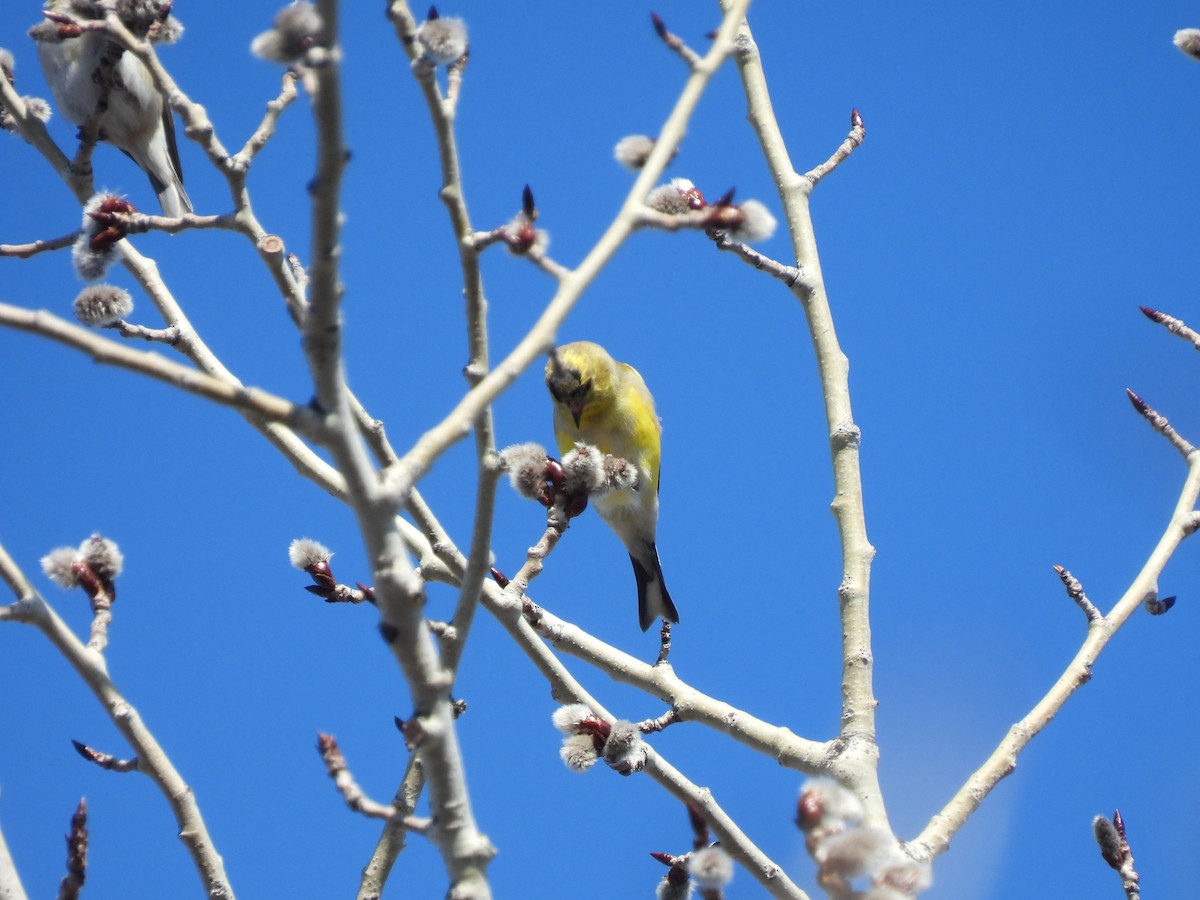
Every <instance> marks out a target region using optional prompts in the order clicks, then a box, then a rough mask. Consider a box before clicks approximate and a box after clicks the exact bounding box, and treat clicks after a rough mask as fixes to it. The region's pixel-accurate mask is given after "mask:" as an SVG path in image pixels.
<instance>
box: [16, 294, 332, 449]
mask: <svg viewBox="0 0 1200 900" xmlns="http://www.w3.org/2000/svg"><path fill="white" fill-rule="evenodd" d="M0 326H5V327H9V328H16V329H19V330H21V331H27V332H30V333H31V334H37V335H40V336H41V337H46V338H50V339H51V340H54V341H58V342H59V343H60V344H65V345H67V346H68V347H73V348H75V349H76V350H80V351H82V352H84V353H86V354H87V355H88V356H90V357H91V358H92V359H94V360H95V361H96V362H98V363H103V364H105V365H111V366H117V367H119V368H122V369H129V370H130V371H133V372H139V373H141V374H142V375H147V376H149V377H150V378H153V379H155V380H157V381H162V382H165V383H166V384H169V385H172V386H174V387H177V388H180V389H182V390H184V391H187V392H188V393H190V394H196V395H198V396H201V397H205V398H206V399H209V400H213V401H215V402H217V403H220V404H221V405H223V406H231V407H233V408H234V409H238V410H241V411H242V412H246V413H250V414H252V415H255V416H261V417H262V418H263V419H267V420H271V421H277V422H282V423H286V424H289V425H305V426H306V427H307V425H308V424H311V422H312V420H311V417H310V414H309V413H308V412H307V411H305V410H304V409H302V408H301V407H297V406H296V405H295V404H293V403H291V402H290V401H288V400H284V399H283V398H282V397H276V396H275V395H274V394H268V393H267V392H266V391H263V390H260V389H259V388H247V387H242V386H241V385H240V384H237V383H236V382H234V383H231V382H229V381H226V380H223V379H221V378H216V377H214V376H212V375H208V374H206V373H204V372H200V371H197V370H196V369H193V368H190V367H189V366H184V365H181V364H179V363H177V362H173V361H172V360H169V359H167V358H166V357H165V356H161V355H159V354H157V353H152V352H149V351H146V350H133V349H131V348H129V347H124V346H122V345H121V344H118V343H117V342H115V341H112V340H109V339H108V338H104V337H101V336H99V335H97V334H94V333H92V332H91V331H88V330H87V329H85V328H80V327H79V326H77V325H72V324H71V323H70V322H67V321H66V320H65V319H60V318H59V317H58V316H56V315H54V314H53V313H49V312H46V311H45V310H28V309H22V308H21V307H19V306H11V305H9V304H7V303H0Z"/></svg>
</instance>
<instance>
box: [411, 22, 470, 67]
mask: <svg viewBox="0 0 1200 900" xmlns="http://www.w3.org/2000/svg"><path fill="white" fill-rule="evenodd" d="M417 43H418V44H419V45H420V46H421V53H422V55H423V56H424V57H425V58H426V59H427V60H429V61H430V62H432V63H434V64H435V65H449V64H450V63H453V62H458V61H459V60H460V59H462V58H463V56H464V55H465V54H466V52H467V24H466V23H465V22H464V21H463V20H462V19H443V18H441V17H440V16H439V17H437V18H433V17H431V18H429V19H426V20H425V21H424V22H422V23H421V24H420V26H419V27H418V28H417Z"/></svg>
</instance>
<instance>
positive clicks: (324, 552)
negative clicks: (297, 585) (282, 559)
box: [288, 538, 333, 572]
mask: <svg viewBox="0 0 1200 900" xmlns="http://www.w3.org/2000/svg"><path fill="white" fill-rule="evenodd" d="M331 556H333V552H332V551H331V550H330V549H329V548H328V547H326V546H325V545H324V544H322V543H321V542H320V541H314V540H312V539H311V538H296V539H295V540H294V541H292V542H291V543H290V544H288V561H289V562H290V563H291V564H292V565H293V566H295V567H296V568H297V569H299V570H300V571H301V572H303V571H304V570H305V569H307V568H308V567H309V566H315V565H316V564H317V563H323V562H326V561H328V559H329V558H330V557H331Z"/></svg>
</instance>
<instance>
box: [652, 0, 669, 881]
mask: <svg viewBox="0 0 1200 900" xmlns="http://www.w3.org/2000/svg"><path fill="white" fill-rule="evenodd" d="M651 15H653V13H651ZM650 855H651V856H653V857H654V858H655V859H657V860H658V861H659V862H660V863H662V864H663V865H664V866H673V865H675V857H674V856H672V855H671V854H670V853H659V852H658V851H657V850H651V851H650Z"/></svg>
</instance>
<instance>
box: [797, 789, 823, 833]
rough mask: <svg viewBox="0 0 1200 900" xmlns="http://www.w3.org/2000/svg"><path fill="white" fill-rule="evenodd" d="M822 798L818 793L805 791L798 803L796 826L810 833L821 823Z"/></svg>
mask: <svg viewBox="0 0 1200 900" xmlns="http://www.w3.org/2000/svg"><path fill="white" fill-rule="evenodd" d="M822 812H823V810H822V808H821V797H820V794H818V793H817V792H816V791H805V792H804V793H803V794H801V795H800V799H799V800H798V801H797V802H796V825H797V826H798V827H799V828H800V830H801V831H808V830H809V829H810V828H812V827H813V826H814V825H816V824H817V823H818V822H819V821H821V814H822Z"/></svg>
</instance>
